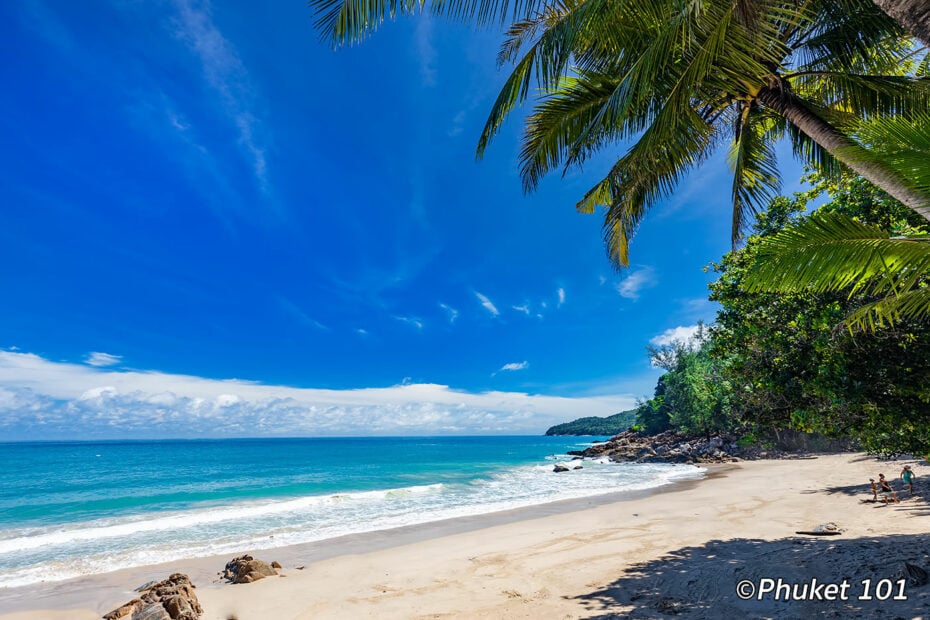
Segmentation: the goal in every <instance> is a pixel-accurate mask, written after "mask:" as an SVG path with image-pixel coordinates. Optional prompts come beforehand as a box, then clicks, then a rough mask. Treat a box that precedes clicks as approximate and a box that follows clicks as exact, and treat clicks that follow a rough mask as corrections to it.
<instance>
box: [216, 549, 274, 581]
mask: <svg viewBox="0 0 930 620" xmlns="http://www.w3.org/2000/svg"><path fill="white" fill-rule="evenodd" d="M273 564H277V562H274V563H273ZM278 566H279V567H280V566H281V565H280V564H278ZM277 574H278V571H276V570H275V569H274V567H273V566H272V565H271V564H269V563H268V562H263V561H262V560H256V559H255V558H253V557H252V556H250V555H240V556H239V557H238V558H233V559H232V560H230V561H229V562H227V563H226V568H225V569H223V572H222V573H220V575H222V576H223V578H224V579H227V580H229V581H230V582H231V583H252V582H253V581H258V580H259V579H264V578H265V577H273V576H274V575H277Z"/></svg>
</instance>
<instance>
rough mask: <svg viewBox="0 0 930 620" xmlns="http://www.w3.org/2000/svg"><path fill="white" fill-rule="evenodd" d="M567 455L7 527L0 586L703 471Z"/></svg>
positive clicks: (638, 485) (654, 483) (649, 483)
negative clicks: (408, 480)
mask: <svg viewBox="0 0 930 620" xmlns="http://www.w3.org/2000/svg"><path fill="white" fill-rule="evenodd" d="M562 456H563V457H565V458H566V459H567V458H570V457H567V456H566V455H562ZM565 462H566V463H567V464H569V465H570V466H572V465H574V464H578V463H581V464H582V465H583V469H580V470H573V471H570V472H566V473H562V474H553V473H552V467H553V462H552V461H549V462H546V463H545V464H540V465H527V466H519V467H513V468H511V469H506V470H502V471H499V472H497V473H495V474H493V475H489V476H486V477H483V478H479V479H476V480H472V481H470V482H467V483H456V484H443V483H439V484H425V485H413V486H407V487H398V488H391V489H382V490H374V491H357V492H345V493H329V494H326V495H311V496H304V497H297V498H289V499H285V500H273V501H267V500H266V501H260V502H259V501H249V502H238V503H234V504H228V505H205V506H199V507H195V508H191V509H188V510H183V511H177V512H173V513H169V514H165V513H155V514H153V513H148V514H141V515H133V516H123V517H113V518H107V519H97V520H94V521H87V522H82V523H75V524H72V525H64V526H62V525H58V526H54V527H52V526H46V527H37V528H26V529H18V530H17V529H14V530H6V531H0V574H2V575H3V579H2V584H3V586H2V587H17V586H23V585H29V584H32V583H36V582H39V581H58V580H63V579H69V578H72V577H77V576H81V575H87V574H94V573H102V572H109V571H113V570H118V569H122V568H128V567H132V566H141V565H147V564H154V563H160V562H167V561H173V560H178V559H181V558H185V557H199V556H209V555H216V554H224V553H234V552H239V551H242V550H244V549H253V548H272V547H281V546H287V545H293V544H300V543H307V542H315V541H320V540H326V539H330V538H336V537H339V536H344V535H347V534H360V533H365V532H373V531H379V530H386V529H392V528H396V527H402V526H411V525H420V524H423V523H427V522H432V521H439V520H443V519H450V518H456V517H464V516H474V515H479V514H487V513H492V512H498V511H503V510H510V509H514V508H523V507H528V506H533V505H538V504H543V503H547V502H552V501H559V500H565V499H577V498H582V497H593V496H597V495H603V494H608V493H617V492H627V491H637V490H645V489H650V488H656V487H659V486H663V485H666V484H669V483H672V482H675V481H677V480H682V479H694V478H699V477H701V476H702V475H703V474H702V471H703V470H700V469H699V468H696V467H693V466H690V465H667V464H617V463H602V462H598V461H590V460H585V461H568V460H566V461H565Z"/></svg>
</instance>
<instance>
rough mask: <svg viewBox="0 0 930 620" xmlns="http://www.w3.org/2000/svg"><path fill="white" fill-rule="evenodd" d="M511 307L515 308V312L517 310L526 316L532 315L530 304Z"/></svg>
mask: <svg viewBox="0 0 930 620" xmlns="http://www.w3.org/2000/svg"><path fill="white" fill-rule="evenodd" d="M510 307H511V308H513V309H514V310H516V311H517V312H522V313H523V314H525V315H526V316H529V315H530V306H529V304H523V305H522V306H510Z"/></svg>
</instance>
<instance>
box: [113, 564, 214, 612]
mask: <svg viewBox="0 0 930 620" xmlns="http://www.w3.org/2000/svg"><path fill="white" fill-rule="evenodd" d="M194 588H195V586H194V584H192V583H191V580H190V578H189V577H188V576H187V575H184V574H182V573H174V574H173V575H171V576H170V577H168V578H167V579H165V580H163V581H155V582H149V583H147V584H145V585H144V586H141V587H139V588H136V592H138V593H139V598H135V599H133V600H131V601H129V602H128V603H126V604H124V605H122V606H120V607H118V608H116V609H114V610H113V611H111V612H110V613H108V614H106V615H104V616H103V620H197V619H198V618H200V615H201V614H202V613H203V608H202V607H201V606H200V602H199V601H198V600H197V594H195V593H194Z"/></svg>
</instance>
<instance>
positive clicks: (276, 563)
mask: <svg viewBox="0 0 930 620" xmlns="http://www.w3.org/2000/svg"><path fill="white" fill-rule="evenodd" d="M271 568H274V569H278V568H281V565H280V564H278V561H277V560H275V561H274V562H272V563H271Z"/></svg>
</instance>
